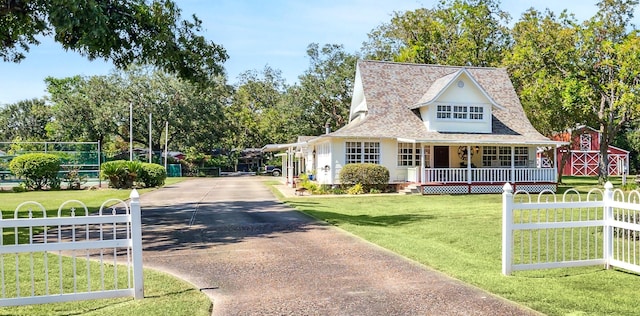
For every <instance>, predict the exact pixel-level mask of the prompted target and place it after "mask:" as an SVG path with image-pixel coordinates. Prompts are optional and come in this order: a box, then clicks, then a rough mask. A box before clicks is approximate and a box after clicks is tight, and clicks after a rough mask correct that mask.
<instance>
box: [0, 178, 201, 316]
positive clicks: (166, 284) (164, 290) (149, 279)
mask: <svg viewBox="0 0 640 316" xmlns="http://www.w3.org/2000/svg"><path fill="white" fill-rule="evenodd" d="M182 180H184V178H167V181H166V184H167V185H169V184H173V183H176V182H179V181H182ZM150 190H153V189H142V190H138V191H139V192H140V193H141V194H142V193H144V192H147V191H150ZM130 193H131V191H130V190H114V189H100V190H82V191H67V190H64V191H40V192H24V193H10V192H6V191H5V192H1V193H0V210H1V211H2V216H3V218H8V217H13V213H14V210H15V208H16V206H18V205H19V204H20V203H22V202H25V201H36V202H39V203H41V204H42V205H43V206H44V207H45V208H46V210H47V213H48V214H56V213H57V209H58V207H59V206H60V204H62V203H63V202H65V201H67V200H72V199H75V200H80V201H82V202H83V203H84V204H86V205H87V207H88V208H89V211H91V212H93V211H96V210H98V209H99V207H100V205H101V204H102V203H103V202H104V201H106V200H108V199H111V198H116V199H122V200H126V199H128V197H129V194H130ZM4 234H5V236H10V235H11V234H12V232H5V233H4ZM5 241H6V242H9V241H13V239H12V238H5ZM52 256H53V255H52ZM26 260H28V259H26ZM64 260H68V258H65V259H64ZM21 262H22V260H21ZM25 262H28V261H25ZM36 262H37V261H36ZM49 262H50V263H49V265H50V267H51V265H52V263H55V260H49ZM5 264H8V267H11V268H9V269H13V266H11V262H9V263H7V262H5ZM9 269H7V271H9ZM34 269H36V271H37V270H40V271H43V270H44V268H43V264H42V263H41V264H39V265H36V266H35V267H34ZM90 269H91V275H100V267H99V265H98V263H92V265H91V266H90ZM27 270H28V269H25V271H24V272H25V273H27V272H28V271H27ZM122 271H123V272H121V273H118V276H119V283H122V284H126V278H127V275H126V273H125V272H124V269H123V270H122ZM20 279H21V280H28V279H29V278H28V277H26V276H21V277H20ZM12 282H13V284H12ZM144 282H145V283H144V286H145V293H144V294H145V298H144V299H142V300H134V299H133V298H117V299H102V300H89V301H79V302H68V303H54V304H40V305H29V306H20V307H4V308H0V315H202V316H204V315H210V314H211V307H212V305H211V301H210V300H209V298H208V297H207V296H206V295H205V294H203V293H202V292H200V291H198V290H197V289H196V288H194V287H193V285H191V284H189V283H187V282H185V281H182V280H180V279H177V278H175V277H173V276H170V275H168V274H166V273H162V272H158V271H155V270H150V269H145V270H144ZM5 286H6V287H7V289H10V288H14V289H15V278H13V281H12V279H11V278H8V279H7V281H6V284H5ZM69 286H70V287H71V286H72V285H69ZM54 287H55V286H54ZM80 289H81V288H80ZM68 290H70V289H69V288H68V289H67V290H65V291H68ZM29 291H30V290H29V289H25V291H22V292H27V293H28V292H29ZM43 291H44V285H43V284H37V285H36V292H43Z"/></svg>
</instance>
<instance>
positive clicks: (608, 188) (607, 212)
mask: <svg viewBox="0 0 640 316" xmlns="http://www.w3.org/2000/svg"><path fill="white" fill-rule="evenodd" d="M602 201H603V204H604V208H603V212H604V236H603V242H604V247H603V252H604V253H603V256H604V262H605V263H604V268H605V269H610V268H611V259H612V258H613V226H612V221H613V207H611V202H613V184H611V182H610V181H607V183H605V184H604V196H603V197H602Z"/></svg>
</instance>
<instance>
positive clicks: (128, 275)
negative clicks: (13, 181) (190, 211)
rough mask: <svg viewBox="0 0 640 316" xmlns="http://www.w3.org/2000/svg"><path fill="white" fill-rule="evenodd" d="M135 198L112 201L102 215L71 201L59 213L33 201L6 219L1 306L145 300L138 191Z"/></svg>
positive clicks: (1, 223) (1, 241)
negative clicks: (81, 301)
mask: <svg viewBox="0 0 640 316" xmlns="http://www.w3.org/2000/svg"><path fill="white" fill-rule="evenodd" d="M130 198H131V202H130V204H129V205H127V203H125V202H124V201H122V200H117V199H110V200H107V201H105V202H104V203H103V204H102V206H101V207H100V210H99V211H98V213H97V214H89V210H88V209H87V207H86V206H85V205H84V203H82V202H80V201H78V200H69V201H66V202H64V203H63V204H62V205H60V207H59V208H58V212H57V214H55V216H50V215H48V214H47V212H46V210H45V208H44V207H43V206H42V204H40V203H38V202H33V201H30V202H25V203H22V204H20V205H19V206H18V207H17V208H16V209H15V211H14V213H13V216H12V218H7V219H5V218H0V228H1V230H2V234H0V245H1V246H0V292H1V293H0V294H1V297H0V306H15V305H26V304H39V303H51V302H66V301H74V300H84V299H99V298H114V297H123V296H133V297H135V298H136V299H141V298H143V297H144V289H143V274H142V230H141V218H140V200H139V195H138V192H137V191H136V190H133V191H132V192H131V195H130ZM96 271H99V272H96Z"/></svg>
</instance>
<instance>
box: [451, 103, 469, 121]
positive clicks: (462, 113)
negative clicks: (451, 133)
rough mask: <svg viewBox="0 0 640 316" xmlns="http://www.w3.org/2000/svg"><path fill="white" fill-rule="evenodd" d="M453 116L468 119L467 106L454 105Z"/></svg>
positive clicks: (457, 118) (458, 118)
mask: <svg viewBox="0 0 640 316" xmlns="http://www.w3.org/2000/svg"><path fill="white" fill-rule="evenodd" d="M453 118H454V119H456V120H466V119H467V107H466V106H464V105H454V106H453Z"/></svg>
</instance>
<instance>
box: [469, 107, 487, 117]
mask: <svg viewBox="0 0 640 316" xmlns="http://www.w3.org/2000/svg"><path fill="white" fill-rule="evenodd" d="M483 118H484V108H483V107H481V106H470V107H469V119H471V120H482V119H483Z"/></svg>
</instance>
